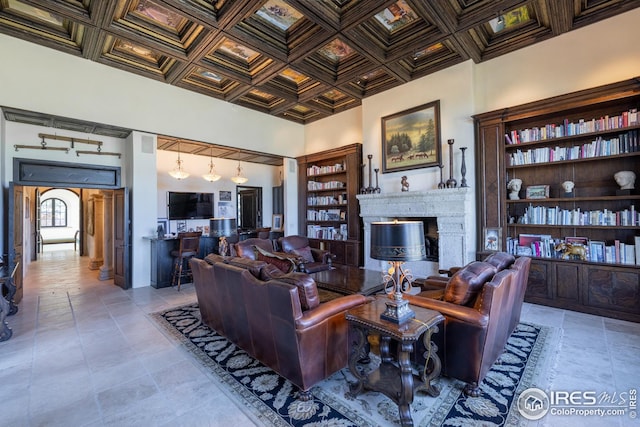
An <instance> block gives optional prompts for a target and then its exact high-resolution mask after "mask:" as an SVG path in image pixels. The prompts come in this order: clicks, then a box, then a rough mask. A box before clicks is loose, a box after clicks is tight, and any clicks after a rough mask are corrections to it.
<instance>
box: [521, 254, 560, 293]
mask: <svg viewBox="0 0 640 427" xmlns="http://www.w3.org/2000/svg"><path fill="white" fill-rule="evenodd" d="M552 283H553V277H552V267H551V263H549V262H547V261H540V260H537V259H534V260H532V261H531V268H530V270H529V282H528V283H527V292H526V293H525V298H526V300H527V302H533V303H544V302H546V301H548V300H549V299H551V298H552V297H553V293H552V292H551V284H552Z"/></svg>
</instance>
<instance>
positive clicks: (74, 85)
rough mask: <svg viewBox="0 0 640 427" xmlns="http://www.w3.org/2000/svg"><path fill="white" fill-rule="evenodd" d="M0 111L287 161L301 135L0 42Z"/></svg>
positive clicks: (222, 105)
mask: <svg viewBox="0 0 640 427" xmlns="http://www.w3.org/2000/svg"><path fill="white" fill-rule="evenodd" d="M0 58H2V67H0V82H2V86H1V91H0V105H4V106H8V107H13V108H21V109H25V110H32V111H38V112H42V113H49V114H55V115H59V116H63V117H72V118H76V119H82V120H90V121H95V122H98V123H105V124H110V125H115V126H122V127H125V128H131V129H136V130H140V131H143V132H149V133H156V134H164V135H170V136H178V137H181V138H185V139H193V140H196V141H202V142H210V143H216V144H221V145H226V146H230V147H242V148H247V149H251V150H256V151H264V152H267V153H273V154H282V155H288V156H292V157H295V156H296V155H300V154H302V153H303V150H304V127H303V126H302V125H299V124H296V123H293V122H291V121H288V120H284V119H279V118H276V117H273V116H270V115H268V114H263V113H259V112H257V111H254V110H250V109H247V108H244V107H240V106H236V105H233V104H230V103H228V102H224V101H220V100H218V99H215V98H212V97H208V96H205V95H201V94H199V93H196V92H192V91H188V90H184V89H181V88H178V87H175V86H170V85H167V84H165V83H162V82H158V81H155V80H152V79H148V78H144V77H140V76H138V75H136V74H133V73H129V72H126V71H121V70H118V69H117V68H113V67H108V66H106V65H102V64H99V63H96V62H92V61H89V60H87V59H83V58H78V57H75V56H72V55H68V54H63V53H60V52H58V51H56V50H53V49H48V48H45V47H42V46H39V45H36V44H33V43H28V42H25V41H22V40H20V39H16V38H13V37H9V36H6V35H4V34H0Z"/></svg>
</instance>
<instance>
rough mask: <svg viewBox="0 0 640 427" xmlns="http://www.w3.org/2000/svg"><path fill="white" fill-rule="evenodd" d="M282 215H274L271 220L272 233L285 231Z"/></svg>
mask: <svg viewBox="0 0 640 427" xmlns="http://www.w3.org/2000/svg"><path fill="white" fill-rule="evenodd" d="M282 220H283V215H282V214H274V215H273V217H272V218H271V231H283V230H284V223H283V222H282Z"/></svg>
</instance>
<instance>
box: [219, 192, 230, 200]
mask: <svg viewBox="0 0 640 427" xmlns="http://www.w3.org/2000/svg"><path fill="white" fill-rule="evenodd" d="M220 201H221V202H230V201H231V191H220Z"/></svg>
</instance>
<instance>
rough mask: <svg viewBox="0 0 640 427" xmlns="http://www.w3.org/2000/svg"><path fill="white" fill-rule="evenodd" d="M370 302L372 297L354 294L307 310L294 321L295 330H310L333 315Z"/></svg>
mask: <svg viewBox="0 0 640 427" xmlns="http://www.w3.org/2000/svg"><path fill="white" fill-rule="evenodd" d="M372 300H373V298H372V297H366V296H364V295H360V294H355V295H345V296H343V297H340V298H336V299H333V300H331V301H327V302H325V303H322V304H320V305H319V306H318V307H316V308H314V309H312V310H307V311H305V312H304V313H302V317H300V318H299V319H297V320H296V329H307V328H310V327H312V326H314V325H317V324H319V323H322V322H323V321H324V320H325V319H328V318H329V317H331V316H333V315H335V314H338V313H340V312H344V311H347V310H349V309H351V308H353V307H357V306H359V305H361V304H365V303H367V302H370V301H372Z"/></svg>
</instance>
